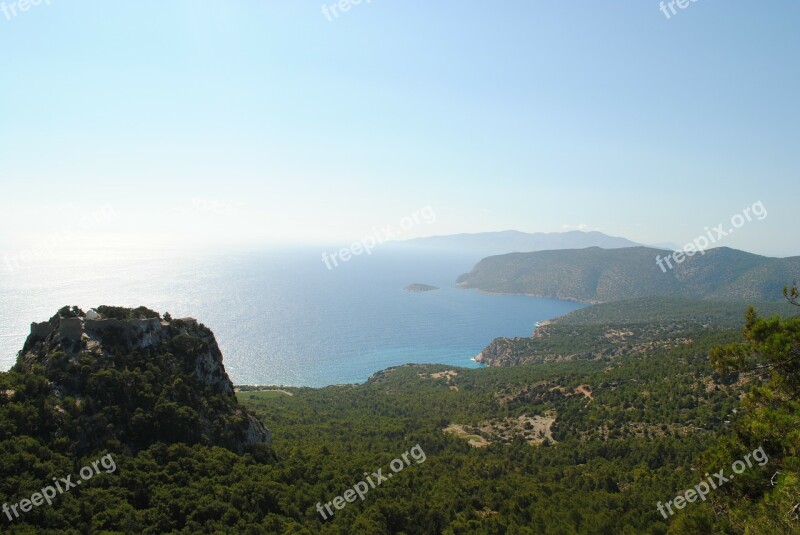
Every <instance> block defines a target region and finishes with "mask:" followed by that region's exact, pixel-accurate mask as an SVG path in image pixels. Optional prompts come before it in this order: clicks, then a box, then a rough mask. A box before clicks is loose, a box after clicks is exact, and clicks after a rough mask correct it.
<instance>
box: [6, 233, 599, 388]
mask: <svg viewBox="0 0 800 535" xmlns="http://www.w3.org/2000/svg"><path fill="white" fill-rule="evenodd" d="M330 251H332V249H331V250H330ZM330 251H329V252H330ZM323 252H325V250H324V249H321V248H319V247H316V248H315V247H303V248H299V247H271V248H264V249H261V250H256V251H227V252H209V251H191V252H190V251H182V252H175V251H142V250H125V251H122V250H120V251H117V250H108V249H103V250H84V251H71V252H68V253H67V252H64V251H61V252H58V253H52V254H41V255H39V256H35V255H32V256H28V257H26V258H25V261H24V262H23V261H19V260H17V261H16V263H14V264H9V263H0V369H2V370H8V369H9V368H10V367H11V366H12V365H13V364H14V362H16V357H17V353H18V351H19V350H20V349H21V348H22V345H23V343H24V341H25V338H26V336H27V334H28V332H29V330H30V324H31V322H41V321H45V320H47V319H49V318H50V317H51V316H53V314H55V312H56V311H57V310H58V309H59V308H61V307H62V306H64V305H77V306H80V307H81V308H83V309H84V310H88V309H89V308H92V307H96V306H99V305H116V306H128V307H137V306H140V305H144V306H147V307H149V308H152V309H154V310H157V311H159V312H162V313H164V312H169V313H170V314H171V315H172V316H173V317H174V318H179V317H186V316H191V317H194V318H197V319H198V320H199V321H200V322H201V323H203V324H205V325H206V326H208V327H209V328H211V329H212V330H213V331H214V334H215V336H216V339H217V342H218V343H219V346H220V348H221V350H222V353H223V357H224V361H223V363H224V365H225V368H226V371H227V372H228V375H229V376H230V378H231V380H232V381H233V382H234V384H238V385H244V384H247V385H283V386H308V387H322V386H327V385H335V384H350V383H361V382H364V381H365V380H367V379H368V377H369V376H370V375H372V374H373V373H375V372H377V371H379V370H382V369H385V368H388V367H391V366H398V365H402V364H405V363H436V364H446V365H451V366H461V367H468V368H471V367H478V366H480V365H479V364H477V363H476V362H475V361H474V360H473V358H474V357H475V356H476V355H477V354H478V353H479V352H480V351H481V350H482V349H483V348H484V347H486V345H488V344H489V343H490V342H491V341H492V340H493V339H494V338H496V337H500V336H505V337H515V336H530V335H531V333H532V331H533V329H534V326H535V324H536V323H537V322H541V321H544V320H547V319H552V318H555V317H557V316H561V315H563V314H566V313H569V312H571V311H573V310H576V309H578V308H581V307H582V306H584V305H581V304H579V303H574V302H567V301H559V300H553V299H539V298H534V297H527V296H517V295H494V294H487V293H482V292H479V291H476V290H466V289H461V288H458V287H457V286H456V278H457V277H458V275H460V274H461V273H465V272H468V271H469V270H470V269H471V268H472V266H473V265H474V263H475V262H476V261H477V260H478V258H476V257H475V256H474V255H471V254H467V253H457V252H446V253H445V252H435V251H409V250H403V249H400V250H398V249H392V248H389V247H387V248H386V250H384V251H380V250H375V251H373V254H371V255H365V254H362V255H361V256H354V257H352V258H351V259H350V260H349V261H347V262H344V263H342V262H340V263H339V265H338V266H336V267H333V266H331V267H332V269H328V268H327V267H326V264H325V263H324V262H323V261H322V253H323ZM329 265H330V264H329ZM412 283H419V284H426V285H432V286H436V287H438V288H439V289H438V290H435V291H428V292H408V291H404V288H405V287H406V286H408V285H410V284H412Z"/></svg>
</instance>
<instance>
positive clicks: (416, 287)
mask: <svg viewBox="0 0 800 535" xmlns="http://www.w3.org/2000/svg"><path fill="white" fill-rule="evenodd" d="M403 289H404V290H405V291H407V292H432V291H433V290H438V289H439V288H437V287H436V286H429V285H427V284H418V283H414V284H409V285H408V286H406V287H405V288H403Z"/></svg>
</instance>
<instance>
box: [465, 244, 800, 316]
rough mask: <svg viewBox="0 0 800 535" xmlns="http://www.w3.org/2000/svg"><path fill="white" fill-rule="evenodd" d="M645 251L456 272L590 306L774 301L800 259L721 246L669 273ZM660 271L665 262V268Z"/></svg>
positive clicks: (514, 257)
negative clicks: (665, 299) (656, 300)
mask: <svg viewBox="0 0 800 535" xmlns="http://www.w3.org/2000/svg"><path fill="white" fill-rule="evenodd" d="M670 254H671V253H670V251H665V250H661V249H653V248H649V247H629V248H623V249H601V248H599V247H590V248H586V249H577V250H557V251H556V250H554V251H538V252H532V253H512V254H506V255H501V256H491V257H489V258H484V259H483V260H481V261H480V262H478V263H477V264H476V265H475V267H474V268H473V269H472V271H471V272H469V273H467V274H464V275H461V276H460V277H459V278H458V283H459V285H460V286H462V287H464V288H477V289H480V290H483V291H487V292H496V293H512V294H528V295H536V296H541V297H551V298H557V299H567V300H575V301H582V302H588V303H602V302H610V301H619V300H622V299H632V298H638V297H648V296H662V295H666V296H675V297H692V298H697V299H720V300H736V301H739V300H744V301H773V300H778V299H782V289H783V287H784V286H785V285H787V284H791V283H792V281H793V280H795V279H797V278H800V277H799V276H800V257H791V258H768V257H764V256H759V255H755V254H751V253H746V252H744V251H739V250H736V249H730V248H727V247H721V248H718V249H709V250H707V251H705V254H699V253H697V254H695V255H694V256H692V257H686V258H685V260H684V261H683V262H682V263H680V264H677V263H676V262H675V261H674V260H671V264H672V266H673V268H672V269H667V268H666V267H665V268H664V269H662V268H660V267H659V265H658V264H657V262H656V258H657V257H658V256H661V257H662V258H663V257H665V256H668V255H670ZM664 265H665V266H666V264H664Z"/></svg>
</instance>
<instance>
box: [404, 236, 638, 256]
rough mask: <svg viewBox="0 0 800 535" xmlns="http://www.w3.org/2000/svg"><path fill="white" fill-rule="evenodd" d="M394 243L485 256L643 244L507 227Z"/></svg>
mask: <svg viewBox="0 0 800 535" xmlns="http://www.w3.org/2000/svg"><path fill="white" fill-rule="evenodd" d="M392 245H394V246H399V247H414V248H418V249H425V250H440V251H456V252H465V253H474V254H475V255H476V256H479V257H481V258H482V257H486V256H493V255H498V254H506V253H514V252H520V253H525V252H531V251H546V250H555V249H583V248H585V247H602V248H603V249H619V248H622V247H635V246H637V245H639V244H638V243H635V242H632V241H630V240H628V239H625V238H618V237H615V236H608V235H607V234H603V233H602V232H597V231H592V232H582V231H579V230H572V231H569V232H549V233H546V232H535V233H527V232H519V231H517V230H504V231H501V232H479V233H475V234H452V235H446V236H431V237H427V238H417V239H413V240H406V241H402V242H394V243H393V244H392Z"/></svg>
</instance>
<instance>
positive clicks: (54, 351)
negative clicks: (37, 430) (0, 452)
mask: <svg viewBox="0 0 800 535" xmlns="http://www.w3.org/2000/svg"><path fill="white" fill-rule="evenodd" d="M98 310H108V311H109V315H113V316H115V317H104V316H103V315H102V314H100V315H99V317H96V316H97V314H91V316H92V317H93V319H87V317H86V315H85V314H84V313H83V311H80V310H79V309H76V308H73V309H72V310H69V309H67V308H66V307H65V308H64V309H62V310H61V311H59V313H58V314H56V315H54V316H53V317H52V318H50V320H48V321H47V322H43V323H34V324H32V325H31V334H30V335H29V336H28V339H27V340H26V341H25V345H24V347H23V350H22V351H21V352H20V355H19V358H18V361H17V365H16V366H15V368H14V371H16V372H19V373H27V374H43V375H44V379H45V381H46V384H47V386H48V387H49V395H50V396H51V397H52V398H53V403H54V405H55V410H54V413H53V415H52V418H51V421H50V422H49V423H50V424H51V425H50V430H51V431H53V432H54V433H56V434H59V433H61V434H63V433H65V432H66V433H67V434H70V433H72V434H73V435H74V438H75V439H76V441H77V442H78V444H79V449H91V448H94V447H99V446H102V445H103V444H106V443H108V442H109V441H111V442H114V441H118V442H121V443H122V444H124V445H126V446H128V447H130V448H132V449H139V448H142V447H145V446H147V445H149V444H151V443H154V442H158V441H161V442H167V443H169V442H178V441H179V442H186V443H205V444H213V445H218V446H222V447H226V448H228V449H231V450H234V451H237V452H242V451H244V450H245V449H247V448H249V447H251V446H253V445H255V444H258V443H267V442H269V441H270V438H271V437H270V433H269V431H268V430H267V429H266V428H265V427H264V426H263V425H262V424H261V423H260V422H259V421H258V420H257V419H255V418H253V417H252V416H250V415H249V414H247V413H246V412H245V411H244V410H243V409H242V408H241V407H239V406H238V403H237V401H236V397H235V395H234V391H233V385H232V383H231V380H230V378H229V377H228V374H227V373H226V372H225V367H224V366H223V364H222V352H221V351H220V349H219V346H218V344H217V341H216V339H215V338H214V334H213V333H212V332H211V330H210V329H208V328H207V327H205V326H204V325H202V324H199V323H198V322H197V321H196V320H194V319H193V318H184V319H179V320H171V318H170V319H169V320H165V319H162V318H161V317H160V315H158V314H157V313H155V312H153V311H149V310H147V309H136V310H130V309H119V308H114V307H99V308H98ZM143 311H144V312H143Z"/></svg>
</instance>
